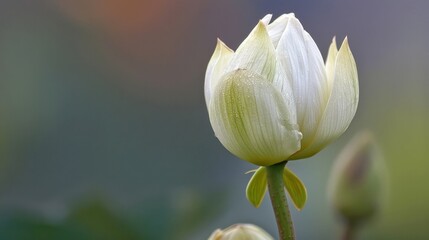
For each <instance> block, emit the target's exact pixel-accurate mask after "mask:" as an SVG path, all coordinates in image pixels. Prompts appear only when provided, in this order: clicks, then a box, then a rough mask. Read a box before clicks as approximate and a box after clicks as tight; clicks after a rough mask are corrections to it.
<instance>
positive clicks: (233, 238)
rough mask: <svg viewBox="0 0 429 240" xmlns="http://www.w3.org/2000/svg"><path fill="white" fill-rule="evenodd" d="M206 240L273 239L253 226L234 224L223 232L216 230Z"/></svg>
mask: <svg viewBox="0 0 429 240" xmlns="http://www.w3.org/2000/svg"><path fill="white" fill-rule="evenodd" d="M208 240H273V237H271V236H270V235H269V234H268V233H267V232H265V231H264V230H263V229H262V228H260V227H258V226H255V225H253V224H235V225H232V226H230V227H228V228H225V229H223V230H220V229H217V230H216V231H214V232H213V233H212V235H210V237H209V238H208Z"/></svg>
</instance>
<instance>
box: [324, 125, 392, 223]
mask: <svg viewBox="0 0 429 240" xmlns="http://www.w3.org/2000/svg"><path fill="white" fill-rule="evenodd" d="M386 184H387V182H386V170H385V165H384V161H383V159H382V156H381V153H380V150H379V149H378V147H377V145H376V143H375V141H374V139H373V137H372V135H371V134H370V133H369V132H362V133H360V134H358V135H357V136H356V137H354V138H353V139H352V141H351V142H350V143H349V144H348V145H347V146H346V147H345V148H344V150H343V151H342V152H341V153H340V155H339V156H338V158H337V160H336V162H335V163H334V167H333V169H332V173H331V179H330V182H329V191H328V194H329V200H330V202H331V204H332V205H333V207H334V209H335V211H336V212H337V213H338V214H339V215H340V216H341V217H342V218H343V219H344V220H345V221H347V222H349V223H360V222H362V221H366V220H368V219H369V218H371V217H372V216H373V215H374V214H375V213H377V211H378V210H380V208H381V205H382V203H383V200H384V197H385V193H386V188H387V186H386Z"/></svg>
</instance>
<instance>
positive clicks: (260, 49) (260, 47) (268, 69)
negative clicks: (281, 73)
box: [227, 21, 276, 81]
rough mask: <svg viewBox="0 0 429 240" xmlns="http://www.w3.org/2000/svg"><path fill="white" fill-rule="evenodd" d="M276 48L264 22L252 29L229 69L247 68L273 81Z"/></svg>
mask: <svg viewBox="0 0 429 240" xmlns="http://www.w3.org/2000/svg"><path fill="white" fill-rule="evenodd" d="M275 65H276V57H275V49H274V46H273V44H272V43H271V40H270V37H269V36H268V32H267V28H266V26H265V24H264V23H263V22H261V21H260V22H259V23H258V25H256V27H255V28H254V29H253V30H252V32H251V33H250V34H249V36H248V37H247V38H246V39H245V40H244V41H243V42H242V43H241V45H240V46H239V47H238V49H237V51H236V52H235V54H234V56H233V58H232V60H231V63H230V65H229V67H228V71H227V72H230V71H234V70H237V69H247V70H251V71H252V72H255V73H257V74H259V75H261V76H262V77H263V78H264V79H266V80H268V81H272V79H273V76H274V74H275Z"/></svg>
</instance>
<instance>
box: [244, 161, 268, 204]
mask: <svg viewBox="0 0 429 240" xmlns="http://www.w3.org/2000/svg"><path fill="white" fill-rule="evenodd" d="M266 191H267V170H266V169H265V167H260V168H258V169H257V170H256V171H255V173H254V174H253V176H252V178H251V179H250V181H249V183H248V184H247V188H246V197H247V200H249V202H250V203H251V204H252V205H253V206H254V207H255V208H258V207H259V205H261V203H262V200H263V199H264V195H265V192H266Z"/></svg>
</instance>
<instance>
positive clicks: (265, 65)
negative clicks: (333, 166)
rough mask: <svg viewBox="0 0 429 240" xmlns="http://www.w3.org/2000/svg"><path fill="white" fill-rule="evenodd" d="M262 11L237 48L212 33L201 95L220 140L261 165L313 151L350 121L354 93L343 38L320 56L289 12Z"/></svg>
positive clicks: (355, 81)
mask: <svg viewBox="0 0 429 240" xmlns="http://www.w3.org/2000/svg"><path fill="white" fill-rule="evenodd" d="M271 17H272V16H271V15H270V14H269V15H267V16H265V17H264V18H263V19H262V20H260V21H259V23H258V24H257V25H256V26H255V28H254V29H253V30H252V31H251V32H250V34H249V36H248V37H247V38H246V39H245V40H244V41H243V42H242V43H241V44H240V46H239V47H238V48H237V50H236V51H233V50H232V49H230V48H229V47H227V46H226V44H225V43H223V42H222V41H220V40H218V43H217V46H216V49H215V51H214V53H213V56H212V58H211V60H210V61H209V64H208V66H207V71H206V76H205V84H204V91H205V99H206V103H207V108H208V112H209V118H210V123H211V125H212V127H213V130H214V133H215V135H216V137H217V138H218V139H219V141H220V142H221V143H222V145H223V146H224V147H225V148H226V149H228V150H229V151H230V152H231V153H233V154H234V155H236V156H237V157H239V158H241V159H243V160H246V161H248V162H250V163H253V164H256V165H259V166H270V165H273V164H276V163H280V162H283V161H285V160H288V161H289V160H296V159H302V158H307V157H311V156H313V155H314V154H316V153H317V152H319V151H321V150H322V149H323V148H324V147H326V146H327V145H328V144H329V143H331V142H332V141H334V140H335V139H337V138H338V137H339V136H341V134H343V132H344V131H345V130H346V129H347V128H348V126H349V124H350V122H351V121H352V119H353V117H354V115H355V112H356V109H357V106H358V101H359V86H358V75H357V69H356V63H355V60H354V58H353V54H352V52H351V50H350V47H349V43H348V40H347V38H345V39H344V41H343V43H342V44H341V46H340V48H339V49H338V48H337V45H336V41H335V38H334V39H333V41H332V43H331V46H330V48H329V52H328V55H327V58H326V61H325V62H324V61H323V58H322V54H321V53H320V51H319V48H318V47H317V45H316V43H315V42H314V40H313V38H312V37H311V36H310V34H309V33H308V32H307V31H305V30H304V28H303V26H302V25H301V23H300V21H299V20H298V19H297V18H296V17H295V15H294V14H293V13H290V14H283V15H281V16H280V17H278V18H277V19H276V20H274V21H272V22H271V23H270V21H271Z"/></svg>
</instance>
